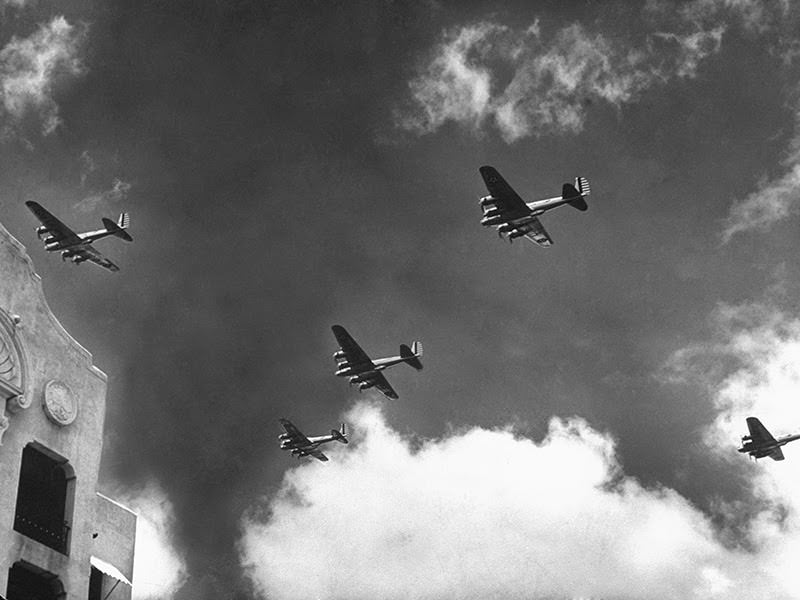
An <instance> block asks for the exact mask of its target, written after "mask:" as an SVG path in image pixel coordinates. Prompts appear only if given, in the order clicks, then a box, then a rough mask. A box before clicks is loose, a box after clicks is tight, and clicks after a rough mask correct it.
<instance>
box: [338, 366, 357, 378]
mask: <svg viewBox="0 0 800 600" xmlns="http://www.w3.org/2000/svg"><path fill="white" fill-rule="evenodd" d="M352 372H353V369H352V368H351V367H345V368H343V369H339V370H337V371H336V372H335V373H334V374H335V375H336V376H337V377H342V376H344V375H350V373H352Z"/></svg>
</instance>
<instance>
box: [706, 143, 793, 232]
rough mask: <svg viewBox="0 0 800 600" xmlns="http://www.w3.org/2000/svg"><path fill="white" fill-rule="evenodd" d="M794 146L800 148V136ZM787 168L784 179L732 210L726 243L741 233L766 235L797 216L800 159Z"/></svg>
mask: <svg viewBox="0 0 800 600" xmlns="http://www.w3.org/2000/svg"><path fill="white" fill-rule="evenodd" d="M792 143H793V144H794V145H799V144H800V134H797V133H796V134H795V139H794V140H793V142H792ZM785 166H786V171H785V172H784V173H783V175H781V176H780V177H777V178H776V179H773V180H770V181H766V182H763V183H762V184H761V185H760V186H759V188H758V189H757V190H756V191H755V192H752V193H751V194H749V195H748V196H747V197H746V198H745V199H744V200H740V201H738V202H735V203H734V204H733V206H731V209H730V212H729V213H728V217H727V219H726V220H725V225H724V228H723V230H722V233H721V238H722V242H723V243H728V242H729V241H730V240H731V238H732V237H733V236H734V235H736V234H737V233H742V232H746V231H752V230H760V231H766V230H767V229H768V228H769V227H770V226H772V225H774V224H775V223H777V222H778V221H780V220H782V219H784V218H786V217H788V216H789V215H791V214H793V213H794V212H796V210H797V209H796V206H797V203H798V200H800V155H798V153H795V154H794V155H792V156H791V157H790V158H789V159H788V160H787V161H786V165H785Z"/></svg>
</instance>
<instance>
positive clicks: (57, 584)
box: [6, 561, 67, 600]
mask: <svg viewBox="0 0 800 600" xmlns="http://www.w3.org/2000/svg"><path fill="white" fill-rule="evenodd" d="M6 596H7V598H8V600H63V599H64V598H66V597H67V594H66V593H65V592H64V586H63V585H62V584H61V581H59V579H58V576H57V575H53V574H52V573H48V572H47V571H44V570H42V569H39V568H37V567H35V566H33V565H31V564H29V563H26V562H24V561H20V562H16V563H14V566H12V567H11V568H10V569H9V570H8V589H7V590H6Z"/></svg>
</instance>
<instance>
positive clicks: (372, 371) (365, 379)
mask: <svg viewBox="0 0 800 600" xmlns="http://www.w3.org/2000/svg"><path fill="white" fill-rule="evenodd" d="M331 329H332V330H333V335H335V336H336V341H337V342H339V350H337V351H336V352H335V353H334V355H333V358H334V359H335V360H336V371H335V373H334V374H335V375H336V376H337V377H349V378H350V385H355V384H358V390H359V391H361V390H365V389H367V388H371V387H373V386H374V387H376V388H378V389H379V390H380V391H381V393H383V395H384V396H386V397H387V398H392V399H393V400H397V398H398V396H397V392H395V391H394V390H393V389H392V386H391V385H389V382H388V381H386V377H384V376H383V373H381V372H380V371H383V370H384V369H385V368H387V367H391V366H393V365H396V364H399V363H406V364H409V365H411V366H412V367H414V368H415V369H416V370H417V371H419V370H420V369H422V363H421V362H420V360H419V359H420V357H421V356H422V344H421V343H420V342H414V343H413V344H411V348H409V347H408V346H406V345H405V344H401V345H400V356H391V357H389V358H378V359H375V360H372V359H371V358H370V357H369V356H367V354H366V353H365V352H364V351H363V350H362V349H361V346H359V345H358V344H357V343H356V341H355V340H354V339H353V338H352V337H351V336H350V334H349V333H347V331H346V330H345V328H344V327H342V326H341V325H334V326H333V327H331Z"/></svg>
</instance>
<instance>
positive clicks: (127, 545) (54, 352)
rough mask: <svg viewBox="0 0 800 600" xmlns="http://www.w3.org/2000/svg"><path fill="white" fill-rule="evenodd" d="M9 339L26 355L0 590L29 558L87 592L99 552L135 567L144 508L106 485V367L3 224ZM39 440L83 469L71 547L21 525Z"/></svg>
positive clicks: (4, 429)
mask: <svg viewBox="0 0 800 600" xmlns="http://www.w3.org/2000/svg"><path fill="white" fill-rule="evenodd" d="M0 341H2V342H4V344H3V345H0V350H3V348H6V349H5V354H11V355H12V356H11V359H12V360H13V361H14V362H15V363H16V368H15V369H14V372H13V373H11V374H9V373H6V374H5V375H4V377H5V378H6V381H5V382H3V381H2V377H1V376H0V384H3V385H2V386H0V392H2V394H3V396H5V398H4V400H5V402H4V404H5V412H4V413H3V412H2V408H3V407H2V404H0V435H2V437H0V444H1V445H0V489H2V493H0V594H3V595H5V593H6V590H7V585H8V574H9V569H10V568H11V567H12V565H13V564H14V563H16V562H17V561H20V560H23V561H26V562H28V563H30V564H33V565H36V566H37V567H39V568H42V569H44V570H46V571H48V572H50V573H53V574H55V575H57V576H58V577H59V579H60V580H61V583H62V584H63V586H64V590H65V591H66V598H67V599H80V600H85V599H86V598H87V597H88V587H89V576H90V569H91V566H90V557H91V556H92V555H94V556H97V557H98V558H101V559H103V560H105V561H107V562H110V563H112V564H114V565H115V566H116V567H117V568H118V569H120V571H122V572H123V573H124V574H125V575H126V576H127V577H128V579H131V578H132V575H133V573H132V570H133V547H134V537H135V516H134V515H132V513H130V511H128V510H127V509H125V508H124V507H121V506H119V505H117V504H115V503H113V502H110V501H108V500H107V499H105V498H101V497H98V495H97V494H96V492H97V480H98V472H99V468H100V457H101V452H102V445H103V423H104V419H105V398H106V376H105V374H104V373H103V372H102V371H100V370H99V369H97V368H96V367H95V366H94V365H93V364H92V356H91V354H89V352H88V351H87V350H86V349H84V348H83V347H82V346H80V344H78V343H77V342H76V341H75V340H74V339H72V337H70V335H69V334H68V333H67V332H66V331H65V330H64V328H63V327H62V326H61V325H60V323H59V322H58V321H57V320H56V318H55V317H54V316H53V313H52V312H51V311H50V308H49V307H48V305H47V302H46V300H45V298H44V294H43V291H42V283H41V279H40V278H39V276H38V275H37V274H36V273H35V272H34V270H33V264H32V262H31V260H30V258H29V257H28V255H27V253H26V251H25V248H24V247H23V246H22V245H21V244H20V243H19V242H18V241H17V240H15V239H14V238H13V237H12V236H11V235H10V234H9V233H8V231H6V229H5V228H4V227H3V226H2V225H0ZM6 358H7V357H5V356H3V355H2V354H1V353H0V361H3V360H6ZM5 364H6V365H7V364H8V361H7V360H6V363H5ZM9 389H11V391H9ZM14 389H16V390H17V391H21V392H22V393H21V395H15V391H14ZM2 400H3V399H0V401H2ZM31 442H36V443H38V444H41V445H42V446H44V447H46V448H47V449H49V450H50V451H52V452H54V453H56V454H58V455H60V456H61V457H63V458H66V459H67V460H68V461H69V466H70V467H71V468H72V470H73V471H74V474H75V480H74V503H72V511H71V512H72V514H71V515H69V514H68V515H67V519H68V520H70V521H71V523H72V528H71V533H70V541H69V549H68V554H67V555H65V554H62V553H60V552H58V551H56V550H53V549H51V548H49V547H47V546H46V545H44V544H41V543H39V542H37V541H35V540H33V539H30V538H28V537H26V536H24V535H22V534H20V533H18V532H17V531H14V515H15V509H16V499H17V488H18V481H19V474H20V465H21V458H22V451H23V448H24V447H25V446H26V445H27V444H29V443H31ZM69 504H70V503H69V502H68V506H69ZM109 532H115V533H114V534H113V536H112V534H110V533H109ZM101 533H102V535H100V534H101ZM93 534H98V535H96V536H95V535H93ZM115 561H116V562H115ZM127 598H130V588H129V587H128V586H126V585H120V586H118V587H117V589H116V590H115V591H114V593H113V595H112V596H111V597H110V599H109V600H115V599H117V600H124V599H127Z"/></svg>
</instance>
